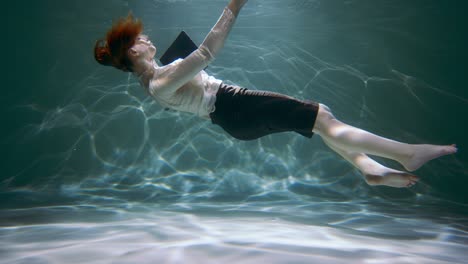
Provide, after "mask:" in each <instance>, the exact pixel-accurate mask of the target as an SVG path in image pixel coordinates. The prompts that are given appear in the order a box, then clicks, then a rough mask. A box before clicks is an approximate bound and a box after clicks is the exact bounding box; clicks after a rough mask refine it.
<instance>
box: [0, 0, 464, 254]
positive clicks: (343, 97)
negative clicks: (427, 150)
mask: <svg viewBox="0 0 468 264" xmlns="http://www.w3.org/2000/svg"><path fill="white" fill-rule="evenodd" d="M225 2H226V1H203V0H200V1H182V0H181V1H177V0H173V1H170V0H166V1H162V0H161V1H159V0H155V1H52V0H48V1H30V2H26V1H19V2H9V3H8V4H7V15H6V19H7V21H6V25H7V27H6V29H7V35H6V36H7V38H6V39H4V41H3V44H2V46H3V47H4V48H3V51H4V52H3V53H4V56H3V57H4V66H5V67H6V68H5V69H4V70H3V76H4V79H6V82H5V83H4V85H3V95H2V97H1V98H2V102H1V110H2V117H3V118H2V127H3V129H2V135H1V144H2V156H3V158H2V168H3V172H2V174H1V176H0V177H1V178H0V198H1V203H0V209H1V211H0V214H1V215H0V225H1V226H2V229H1V231H0V238H1V241H0V242H1V243H2V249H1V250H0V254H3V255H4V257H5V258H2V259H5V261H7V262H20V263H22V262H24V263H28V262H31V261H36V262H35V263H44V262H53V261H54V260H63V259H64V258H65V259H67V258H68V260H70V261H72V262H81V261H87V262H89V259H86V258H85V257H83V258H80V257H78V256H75V255H74V254H75V253H72V252H76V251H77V249H76V248H73V247H67V246H64V245H71V244H74V245H75V243H76V244H78V242H79V244H81V245H88V246H89V247H87V248H86V249H83V248H82V250H83V252H90V249H91V248H93V245H94V244H93V243H98V242H96V241H97V240H98V239H97V238H104V237H108V236H109V234H115V233H118V234H127V235H128V234H132V238H131V239H130V240H128V241H129V242H128V245H132V241H133V242H134V243H133V245H140V244H138V243H139V242H141V241H145V243H150V242H149V241H151V243H153V244H151V245H152V247H151V250H150V251H149V252H151V253H148V251H145V252H146V253H143V254H141V251H138V250H141V248H142V247H138V246H136V247H137V249H135V251H131V250H130V249H128V248H129V246H128V245H126V246H122V248H119V249H116V250H114V252H116V253H115V254H116V255H118V254H122V255H125V254H127V255H126V256H128V254H130V253H129V252H133V253H135V252H137V253H135V254H136V256H137V257H136V258H131V257H130V259H129V261H130V260H132V261H135V260H139V261H140V262H141V261H142V260H144V261H143V262H149V263H152V260H153V261H154V260H156V259H159V260H160V261H162V262H175V263H179V262H178V259H177V258H175V257H174V256H176V255H177V254H181V253H180V252H179V251H177V250H180V249H182V250H185V252H186V253H187V254H188V255H190V254H195V255H194V256H195V257H194V258H193V259H191V261H190V260H188V261H187V259H185V260H183V261H182V262H184V261H185V262H196V260H197V259H205V260H210V259H212V260H213V262H214V263H216V262H217V261H219V260H220V254H218V253H219V252H218V251H220V252H222V251H223V247H224V246H229V247H233V248H230V252H235V253H233V254H234V255H232V256H231V255H230V256H229V257H230V258H228V259H227V260H226V259H224V261H228V262H229V261H231V262H236V261H244V262H248V260H251V261H254V260H258V259H260V260H265V261H270V262H271V261H273V262H275V261H276V262H277V263H280V262H284V261H291V258H292V259H294V260H296V261H297V262H305V261H310V260H316V261H317V260H320V261H322V262H327V261H331V262H332V263H337V262H340V261H347V260H351V261H355V262H360V261H362V260H363V259H367V258H368V259H374V260H378V261H381V262H385V261H386V260H388V261H391V262H392V263H395V262H403V263H405V262H412V261H413V262H414V261H423V262H424V263H431V261H433V262H435V263H436V262H439V261H440V262H445V261H447V262H462V258H463V255H464V252H465V251H466V246H465V245H466V244H467V241H468V239H467V238H466V231H467V226H468V223H467V222H468V221H467V219H468V210H467V201H468V192H467V191H466V186H467V183H468V180H467V176H468V173H467V165H468V155H467V152H466V146H468V140H467V139H466V134H467V127H468V125H467V120H468V119H467V114H468V110H467V105H468V92H467V91H468V89H467V88H466V80H465V78H466V76H467V67H466V62H467V61H468V53H467V48H466V47H468V45H467V44H468V43H467V39H468V36H467V30H466V25H467V24H468V21H467V20H468V19H467V18H466V16H465V11H466V10H467V6H468V4H466V2H465V1H461V0H459V1H456V0H451V1H430V0H424V1H422V0H421V1H397V0H395V1H384V0H378V1H370V0H368V1H364V0H362V1H351V0H349V1H338V0H333V1H330V0H328V1H300V0H297V1H293V0H288V1H284V0H281V1H280V0H276V1H263V0H262V1H260V0H258V1H255V0H251V1H250V2H249V3H248V4H247V5H246V7H245V8H244V10H243V12H242V14H241V16H240V17H239V19H238V21H237V22H236V25H235V28H234V30H233V31H232V33H231V35H230V37H229V40H228V42H227V43H226V45H225V48H224V49H223V51H222V53H221V55H220V56H219V57H218V58H217V60H216V61H215V62H214V63H213V64H212V65H211V66H210V67H209V68H208V71H209V73H211V74H213V75H215V76H216V77H217V78H219V79H223V80H226V81H227V82H232V83H236V84H239V85H241V86H245V87H250V88H253V89H267V90H273V91H277V92H282V93H286V94H289V95H292V96H296V97H299V98H304V99H313V100H316V101H319V102H322V103H325V104H327V105H328V106H330V107H331V108H332V110H333V112H334V113H335V115H336V116H337V117H338V118H339V119H341V120H343V121H345V122H347V123H350V124H352V125H355V126H359V127H362V128H364V129H366V130H370V131H372V132H375V133H377V134H381V135H383V136H386V137H390V138H393V139H397V140H400V141H405V142H411V143H435V144H450V143H456V144H457V145H458V146H459V153H457V154H456V155H454V156H448V157H443V158H441V159H438V160H435V161H432V162H430V163H429V164H428V165H426V166H424V167H423V168H421V169H420V170H418V171H417V174H418V175H420V176H421V178H422V180H421V182H420V183H419V184H418V185H417V186H415V187H413V188H411V189H392V188H386V187H369V186H367V185H366V184H365V182H364V181H363V180H362V179H361V177H360V175H359V173H358V172H357V171H355V170H354V169H353V168H352V167H351V166H350V165H349V164H347V163H346V162H344V161H342V160H341V159H340V158H339V157H338V156H336V155H335V154H333V153H332V152H331V151H329V150H328V149H327V148H326V147H325V146H324V144H323V143H322V142H321V140H320V138H319V137H314V138H313V139H312V140H307V139H305V138H302V137H299V136H297V135H295V134H280V135H272V136H268V137H265V138H263V139H261V140H257V141H253V142H239V141H236V140H234V139H231V138H230V137H228V136H227V135H226V134H224V133H223V132H222V131H221V129H219V128H218V127H215V126H212V125H211V124H210V123H209V122H208V121H205V120H201V119H198V118H197V117H194V116H192V115H188V114H180V113H175V112H171V111H164V110H163V109H161V108H160V107H159V106H158V105H157V104H156V103H155V102H153V101H152V100H151V99H150V98H148V97H147V96H146V95H145V93H144V92H143V91H142V90H141V89H140V87H139V86H138V83H137V81H136V79H135V78H134V77H132V76H130V75H127V74H123V73H121V72H118V71H116V70H113V69H111V68H106V67H102V66H100V65H98V64H97V63H96V62H95V61H94V58H93V56H92V49H93V46H94V41H95V40H96V39H98V38H100V37H102V36H103V35H104V33H105V31H106V30H107V29H108V28H109V27H110V26H111V25H112V21H113V20H114V19H115V18H117V17H119V16H124V15H126V14H127V13H128V12H129V11H130V10H132V11H133V13H134V14H135V15H136V16H138V17H140V18H141V19H142V20H143V22H144V23H145V29H146V33H147V34H148V35H149V36H150V37H151V38H152V39H153V42H154V43H155V44H156V46H157V48H158V50H159V52H162V51H164V50H165V49H166V48H167V47H168V46H169V45H170V43H171V41H172V40H173V39H174V38H175V37H176V36H177V34H178V33H179V32H180V31H181V30H185V31H186V32H187V33H188V34H189V35H190V36H191V37H192V38H193V39H194V40H195V42H197V43H201V41H202V40H203V38H204V36H205V34H206V33H207V32H208V31H209V29H210V28H211V26H212V25H213V24H214V22H215V21H216V19H217V18H218V16H219V14H220V12H221V10H222V8H223V6H224V5H225ZM4 24H5V23H4ZM379 161H381V162H383V163H385V164H387V165H389V166H393V167H396V168H400V167H398V166H399V165H398V164H395V163H393V162H391V161H388V160H383V159H379ZM272 219H273V220H274V221H276V222H274V223H271V222H269V221H270V220H272ZM273 220H272V221H273ZM83 223H86V225H85V227H83V225H84V224H83ZM129 223H131V224H129ZM133 223H140V225H138V224H135V226H140V227H141V230H140V229H138V228H137V229H135V228H132V226H133V225H132V224H133ZM149 223H151V224H149ZM175 223H177V224H175ZM253 223H257V224H255V225H254V224H253ZM172 225H177V226H176V227H174V229H171V228H170V227H172ZM225 225H228V226H236V227H237V228H238V229H237V230H238V231H237V232H238V234H246V235H245V236H242V237H240V238H238V237H236V236H235V235H234V234H235V232H233V231H232V230H230V229H229V228H226V229H225ZM270 225H271V226H270ZM90 226H92V227H90ZM200 226H204V227H203V228H200ZM252 226H254V227H257V229H255V228H254V227H252ZM262 227H264V228H265V229H262ZM267 227H268V228H267ZM270 227H271V228H270ZM323 228H325V229H326V231H323V232H324V233H320V234H325V233H326V234H329V235H327V236H324V237H321V236H319V235H317V233H313V234H309V233H308V232H311V231H310V230H319V229H320V230H321V229H323ZM83 230H84V231H83ZM148 230H153V231H152V232H154V233H152V236H151V238H150V239H148V238H147V236H146V235H148V234H146V235H142V234H141V233H139V232H140V231H141V232H142V233H144V232H148ZM187 230H191V231H193V233H192V234H196V235H194V237H198V238H199V237H202V238H203V237H210V238H211V239H213V238H217V239H219V240H216V239H215V240H214V241H215V242H210V243H208V242H206V241H205V240H203V241H205V242H206V243H205V242H203V241H202V242H200V241H198V242H197V243H194V244H190V243H188V244H183V243H182V244H177V245H176V246H173V247H171V246H163V245H168V244H167V243H166V244H165V243H163V242H164V241H166V240H167V241H170V243H169V244H171V243H174V241H189V240H190V239H192V238H190V239H187V237H185V236H182V235H181V234H182V233H184V232H185V231H187ZM194 230H196V231H194ZM213 230H214V231H216V232H211V231H213ZM272 230H274V231H272ZM277 230H283V231H284V232H282V233H280V234H277V233H274V235H273V237H275V239H278V241H282V242H278V243H277V244H269V243H267V242H265V241H271V240H270V239H269V238H270V236H272V233H269V232H276V231H277ZM83 232H84V233H83ZM158 232H160V233H158ZM187 232H188V231H187ZM334 232H338V233H334ZM249 234H250V236H252V237H250V236H249ZM217 235H219V237H217ZM278 235H279V237H280V238H283V240H281V239H280V238H278ZM301 235H303V236H304V238H303V240H301V241H308V242H307V243H306V242H305V243H304V244H301V243H299V244H295V243H297V241H298V240H297V239H293V238H297V237H300V236H301ZM309 235H310V236H309ZM110 236H111V237H112V235H110ZM221 236H222V237H223V238H222V239H221V238H220V237H221ZM331 236H333V237H334V236H336V237H340V238H341V239H342V240H340V239H338V242H340V241H341V242H342V241H348V243H345V244H346V245H351V244H354V245H356V247H355V248H348V249H346V248H347V247H346V246H345V247H344V248H345V249H343V247H342V246H343V244H340V243H338V245H337V246H336V245H335V244H336V242H337V241H334V240H333V239H330V240H327V238H330V237H331ZM351 236H352V239H350V240H346V239H345V238H349V237H351ZM51 237H55V238H54V239H52V238H51ZM311 237H314V238H315V239H317V244H314V243H312V244H310V243H309V242H310V241H315V240H314V239H313V238H311ZM163 238H164V239H163ZM261 238H263V239H265V241H263V240H261ZM289 238H291V239H290V240H288V239H289ZM184 239H185V240H184ZM256 239H260V240H256ZM373 239H375V241H374V240H373ZM44 241H45V242H44ZM72 241H74V242H72ZM100 241H101V240H100ZM116 241H121V240H120V239H118V238H116ZM167 241H166V242H167ZM190 241H192V240H190ZM210 241H211V240H210ZM220 241H221V242H220ZM326 241H328V242H329V245H330V247H326V246H325V247H324V246H323V245H324V244H325V245H327V242H326ZM350 241H354V242H352V243H351V242H350ZM412 241H417V243H416V242H415V243H412ZM427 241H430V242H427ZM426 242H427V243H428V244H424V245H421V243H426ZM112 243H114V242H106V240H102V241H101V243H100V244H99V243H98V244H99V245H100V246H103V252H111V251H112V250H111V249H110V248H112V247H113V246H111V245H114V244H112ZM159 243H160V244H159ZM270 243H271V242H270ZM195 244H196V245H197V246H194V245H195ZM331 244H333V245H334V246H331ZM396 244H401V245H402V246H401V247H402V248H398V247H395V248H393V247H390V245H396ZM416 244H417V246H415V245H416ZM58 245H60V247H63V248H65V250H62V251H60V250H55V251H54V249H57V248H59V246H58ZM146 245H148V244H146ZM240 245H242V247H245V248H249V249H240ZM340 245H341V246H340ZM370 245H377V246H376V248H372V249H369V246H370ZM114 246H115V245H114ZM199 246H200V247H201V248H198V247H199ZM360 246H362V247H360ZM412 246H413V247H412ZM108 248H109V250H108V251H107V249H108ZM130 248H131V246H130ZM408 248H410V249H411V250H409V251H411V252H409V251H407V250H408ZM437 248H438V249H439V251H437V252H436V251H434V250H435V249H437ZM67 249H70V250H69V251H68V250H67ZM176 249H177V250H176ZM44 250H46V251H44ZM47 250H48V251H47ZM78 251H79V250H78ZM28 252H35V253H34V254H28ZM194 252H198V253H194ZM200 252H203V253H200ZM286 252H288V253H286ZM395 252H400V253H395ZM401 252H403V253H401ZM189 253H190V254H189ZM148 254H149V255H148ZM197 254H200V255H197ZM288 254H289V255H288ZM221 255H222V254H221ZM89 256H95V257H96V262H99V263H100V262H111V261H116V259H115V255H112V254H110V253H109V254H103V253H102V252H99V251H98V252H94V253H91V254H89ZM130 256H132V255H131V254H130ZM325 256H327V257H330V258H331V259H328V258H325ZM197 257H198V258H197ZM321 257H324V258H321ZM182 259H183V258H182ZM41 261H42V262H41ZM122 261H123V262H125V260H123V259H122ZM116 262H118V261H116ZM273 262H272V263H273ZM218 263H219V262H218Z"/></svg>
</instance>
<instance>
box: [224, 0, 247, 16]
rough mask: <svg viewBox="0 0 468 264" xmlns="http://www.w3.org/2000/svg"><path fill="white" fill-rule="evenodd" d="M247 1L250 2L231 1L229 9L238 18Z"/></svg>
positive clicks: (241, 0) (244, 0) (245, 0)
mask: <svg viewBox="0 0 468 264" xmlns="http://www.w3.org/2000/svg"><path fill="white" fill-rule="evenodd" d="M247 1H248V0H231V1H230V2H229V4H228V8H229V9H230V10H231V11H232V13H233V14H234V15H235V16H236V17H237V15H239V12H240V10H241V9H242V7H243V6H244V5H245V3H247Z"/></svg>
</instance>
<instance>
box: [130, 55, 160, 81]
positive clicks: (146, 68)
mask: <svg viewBox="0 0 468 264" xmlns="http://www.w3.org/2000/svg"><path fill="white" fill-rule="evenodd" d="M157 66H158V65H157V64H156V61H155V60H154V59H152V60H151V61H142V62H141V63H138V64H137V65H134V71H133V73H134V74H135V76H136V77H138V78H140V79H149V77H151V76H153V74H154V69H155V68H156V67H157Z"/></svg>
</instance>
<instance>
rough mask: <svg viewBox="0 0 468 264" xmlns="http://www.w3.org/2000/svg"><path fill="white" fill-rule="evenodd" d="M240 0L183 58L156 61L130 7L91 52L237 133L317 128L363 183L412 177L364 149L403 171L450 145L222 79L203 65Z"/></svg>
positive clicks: (159, 96) (248, 136)
mask: <svg viewBox="0 0 468 264" xmlns="http://www.w3.org/2000/svg"><path fill="white" fill-rule="evenodd" d="M246 2H247V0H231V1H230V2H229V4H228V5H227V7H226V8H224V11H223V13H222V14H221V16H220V18H219V20H218V21H217V23H216V24H215V25H214V27H213V28H212V29H211V31H210V32H209V33H208V35H207V36H206V38H205V40H204V41H203V43H202V44H201V45H200V46H199V47H198V49H196V50H195V51H194V52H192V53H191V54H190V55H188V56H187V57H186V58H185V59H179V60H176V61H174V62H172V63H170V64H168V65H166V66H159V65H158V64H157V63H156V61H155V59H154V57H155V54H156V47H155V46H154V45H153V43H152V42H151V41H150V40H149V39H148V37H147V36H145V35H143V34H142V31H143V24H142V22H141V21H140V20H137V19H134V18H133V17H132V16H131V15H129V16H127V17H126V18H122V19H120V20H119V21H118V22H117V23H115V24H114V25H113V27H112V28H111V29H110V30H109V31H108V32H107V35H106V38H105V39H101V40H98V41H97V42H96V45H95V48H94V56H95V59H96V60H97V61H98V62H99V63H100V64H103V65H106V66H113V67H115V68H117V69H120V70H122V71H125V72H132V73H133V74H134V75H135V76H136V77H137V78H138V79H139V80H140V83H141V85H142V86H143V87H144V89H146V91H147V92H148V93H149V94H150V95H151V96H152V97H153V98H154V99H155V100H156V101H157V102H158V103H160V104H161V105H162V106H164V107H169V108H172V109H175V110H178V111H184V112H190V113H194V114H197V115H198V116H200V117H204V118H208V119H211V121H212V122H213V123H214V124H217V125H219V126H221V127H222V128H223V129H224V130H225V131H226V132H227V133H229V134H230V135H231V136H233V137H235V138H237V139H241V140H253V139H257V138H259V137H262V136H265V135H268V134H272V133H278V132H284V131H293V132H297V133H299V134H301V135H303V136H305V137H309V138H310V137H312V135H313V134H314V133H315V134H318V135H320V136H321V138H322V139H323V141H324V142H325V143H326V145H328V146H329V147H330V148H331V149H333V150H334V151H335V152H337V153H338V154H339V155H341V156H342V157H343V158H344V159H346V160H347V161H349V162H350V163H351V164H352V165H353V166H355V167H356V168H357V169H358V170H360V171H361V173H362V174H363V176H364V178H365V180H366V182H367V183H368V184H370V185H386V186H392V187H410V186H412V185H414V184H415V183H416V182H417V181H418V180H419V178H418V177H417V176H415V175H413V174H411V173H408V172H405V171H399V170H395V169H391V168H388V167H385V166H383V165H381V164H379V163H378V162H376V161H375V160H373V159H371V158H370V157H369V156H367V155H368V154H369V155H376V156H380V157H384V158H389V159H393V160H395V161H398V162H399V163H400V164H402V165H403V166H404V167H405V169H406V170H407V171H410V172H411V171H415V170H417V169H418V168H420V167H421V166H422V165H424V164H425V163H426V162H428V161H430V160H432V159H435V158H438V157H440V156H443V155H448V154H453V153H455V152H456V151H457V148H456V146H455V145H445V146H442V145H427V144H418V145H413V144H406V143H401V142H397V141H394V140H390V139H387V138H383V137H380V136H378V135H375V134H372V133H370V132H367V131H364V130H362V129H359V128H356V127H352V126H350V125H347V124H345V123H343V122H341V121H339V120H337V119H336V118H335V116H333V114H332V113H331V111H330V109H329V108H328V107H327V106H325V105H323V104H319V103H315V102H311V101H301V100H298V99H295V98H292V97H289V96H286V95H282V94H278V93H272V92H266V91H254V90H248V89H245V88H240V87H237V86H232V85H227V84H224V83H223V82H222V81H221V80H218V79H216V78H214V77H213V76H210V75H208V74H207V73H206V72H205V71H204V70H203V69H204V68H205V67H207V66H208V64H209V63H210V62H212V61H213V60H214V58H215V57H216V56H217V55H218V53H219V52H220V50H221V48H222V47H223V45H224V42H225V40H226V39H227V36H228V34H229V32H230V30H231V28H232V27H233V24H234V22H235V20H236V18H237V16H238V14H239V12H240V10H241V9H242V7H243V6H244V4H245V3H246Z"/></svg>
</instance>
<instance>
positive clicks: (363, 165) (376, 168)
mask: <svg viewBox="0 0 468 264" xmlns="http://www.w3.org/2000/svg"><path fill="white" fill-rule="evenodd" d="M324 142H325V144H327V146H329V147H330V148H331V149H333V150H334V151H335V152H336V153H338V154H339V155H340V156H342V157H343V158H344V159H345V160H347V161H348V162H350V163H351V164H352V165H353V166H354V167H356V168H357V169H358V170H360V171H361V173H362V175H363V176H364V178H365V180H366V182H367V183H368V184H369V185H386V186H391V187H411V186H413V185H414V184H415V183H416V182H417V181H418V180H419V178H418V177H416V176H415V175H412V174H410V173H407V172H403V171H397V170H394V169H390V168H387V167H385V166H383V165H382V164H380V163H378V162H376V161H375V160H373V159H371V158H369V156H367V155H366V154H364V153H357V152H349V151H346V150H342V149H339V148H337V147H336V146H333V145H332V144H331V143H330V142H328V141H326V140H324Z"/></svg>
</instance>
